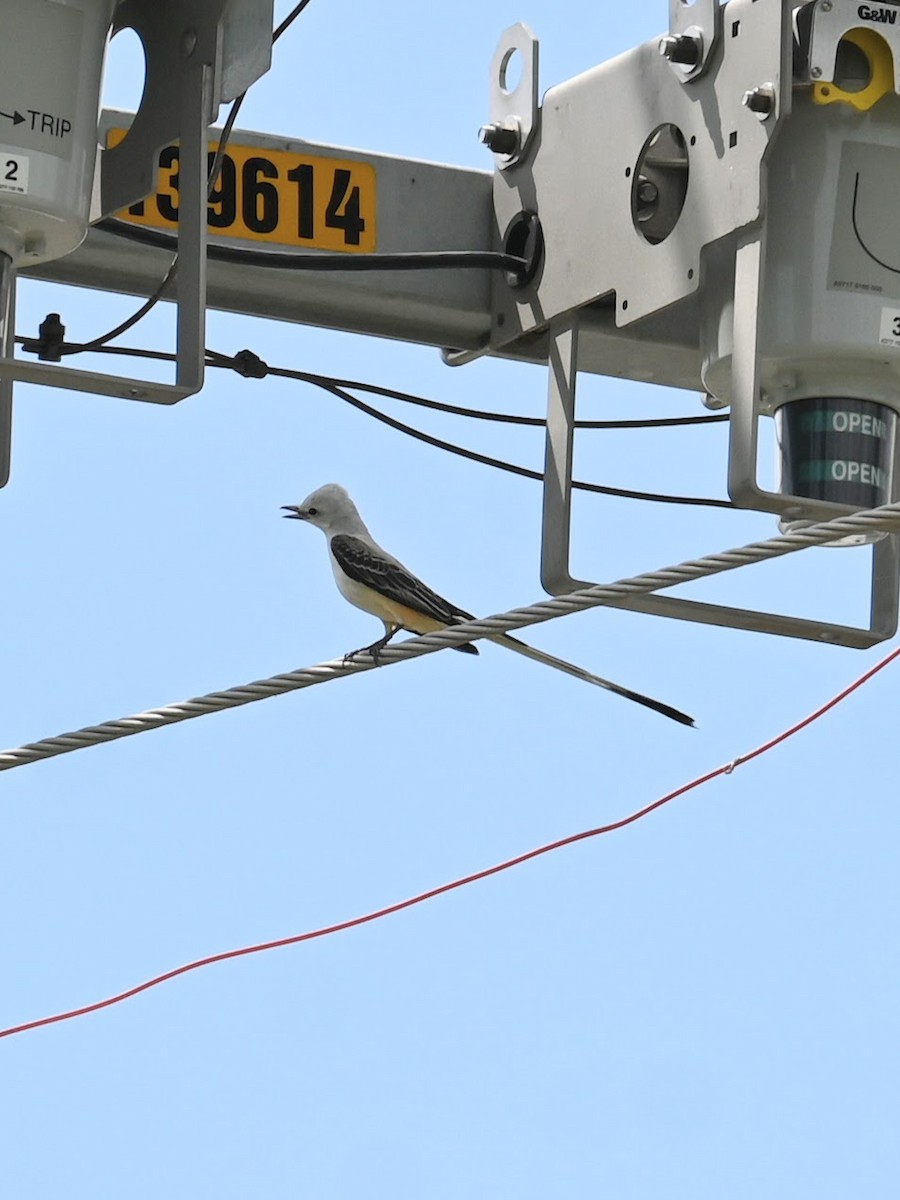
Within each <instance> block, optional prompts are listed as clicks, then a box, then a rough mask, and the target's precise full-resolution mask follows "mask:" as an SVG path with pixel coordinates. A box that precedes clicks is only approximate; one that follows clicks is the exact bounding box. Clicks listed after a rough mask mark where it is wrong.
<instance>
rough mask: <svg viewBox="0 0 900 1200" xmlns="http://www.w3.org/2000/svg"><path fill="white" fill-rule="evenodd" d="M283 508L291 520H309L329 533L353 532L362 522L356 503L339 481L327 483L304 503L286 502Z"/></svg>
mask: <svg viewBox="0 0 900 1200" xmlns="http://www.w3.org/2000/svg"><path fill="white" fill-rule="evenodd" d="M282 510H283V512H284V515H285V517H287V518H288V519H289V520H294V521H308V522H309V524H310V525H315V526H317V527H318V528H319V529H321V530H322V531H323V533H327V534H331V533H345V532H352V531H354V530H355V527H356V526H357V525H359V524H361V521H360V516H359V513H358V512H357V511H356V505H355V504H354V503H353V501H352V500H351V499H350V495H349V493H348V492H347V489H346V488H343V487H341V485H340V484H339V483H326V484H325V485H324V487H320V488H317V489H316V490H315V491H314V492H311V493H310V495H308V496H307V497H306V499H305V500H304V501H303V503H302V504H284V505H282Z"/></svg>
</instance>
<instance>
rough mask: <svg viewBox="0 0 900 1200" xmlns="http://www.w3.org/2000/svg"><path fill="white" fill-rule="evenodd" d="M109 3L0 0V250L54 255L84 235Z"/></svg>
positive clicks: (29, 260)
mask: <svg viewBox="0 0 900 1200" xmlns="http://www.w3.org/2000/svg"><path fill="white" fill-rule="evenodd" d="M115 4H116V0H27V3H24V4H23V3H22V0H0V29H2V31H3V33H2V36H0V252H4V253H6V254H8V255H9V256H10V257H11V258H12V260H13V262H14V263H15V264H16V265H17V266H23V265H34V264H37V263H40V262H46V261H47V260H49V259H53V258H60V257H62V255H64V254H68V253H69V252H70V251H72V250H74V249H75V248H76V246H78V245H79V244H80V242H81V241H82V240H83V239H84V236H85V234H86V233H87V227H88V218H89V215H90V207H91V191H92V188H93V183H94V168H95V165H96V161H97V123H98V116H99V108H100V87H101V82H102V78H103V63H104V58H105V54H106V45H107V40H108V37H109V30H110V24H111V21H112V14H113V9H114V8H115Z"/></svg>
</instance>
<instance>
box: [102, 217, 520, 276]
mask: <svg viewBox="0 0 900 1200" xmlns="http://www.w3.org/2000/svg"><path fill="white" fill-rule="evenodd" d="M94 228H95V229H102V230H103V232H104V233H111V234H114V235H115V236H116V237H121V238H125V239H126V241H131V242H139V243H140V244H141V245H144V246H157V247H159V248H161V249H164V250H168V249H171V247H172V246H175V245H177V239H176V238H175V237H174V236H173V235H172V234H170V233H163V232H161V231H160V230H158V229H143V228H140V227H138V226H136V225H129V224H128V223H127V222H125V221H117V220H116V219H115V218H114V217H106V218H104V220H102V221H97V223H96V224H95V225H94ZM206 256H207V258H210V259H212V260H213V261H216V262H230V263H237V264H239V265H241V266H245V267H246V266H250V267H270V268H272V269H273V270H279V271H433V270H440V269H449V270H459V269H472V268H480V269H483V268H485V267H487V268H490V269H492V270H496V271H513V272H516V273H518V272H521V271H524V270H525V268H526V267H527V265H528V264H527V262H526V260H525V259H524V258H519V256H518V255H516V254H504V253H503V252H502V251H501V250H412V251H408V252H403V253H400V254H323V253H321V252H318V251H317V252H315V253H310V252H305V253H300V254H293V253H290V252H284V251H281V250H248V249H246V248H243V247H240V246H220V245H216V244H210V245H208V246H207V247H206Z"/></svg>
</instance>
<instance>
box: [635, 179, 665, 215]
mask: <svg viewBox="0 0 900 1200" xmlns="http://www.w3.org/2000/svg"><path fill="white" fill-rule="evenodd" d="M634 201H635V203H634V215H635V219H636V220H638V221H649V220H650V218H651V217H652V216H653V214H654V213H655V212H656V209H657V206H658V204H659V188H658V187H657V186H656V184H655V183H654V182H653V180H652V179H648V178H647V176H646V175H639V176H638V180H637V186H636V187H635V191H634Z"/></svg>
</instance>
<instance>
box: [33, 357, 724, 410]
mask: <svg viewBox="0 0 900 1200" xmlns="http://www.w3.org/2000/svg"><path fill="white" fill-rule="evenodd" d="M16 341H17V342H19V343H20V344H21V345H23V346H27V345H28V343H29V339H28V338H23V337H17V338H16ZM65 347H66V343H63V344H62V346H61V351H62V352H64V351H65ZM103 353H105V354H121V355H126V356H128V355H130V356H132V357H134V358H155V359H159V360H160V361H163V362H175V361H176V355H174V354H171V353H168V352H166V351H162V350H139V349H131V348H129V347H126V346H116V347H112V346H109V347H105V348H104V350H103ZM240 355H248V356H249V359H244V360H240V358H239V355H230V354H221V353H220V352H219V351H217V350H211V349H210V348H209V347H207V349H206V362H207V365H208V366H210V367H228V368H230V369H231V370H237V371H238V374H244V372H243V371H242V370H240V369H239V366H236V362H239V361H245V362H246V361H251V360H253V359H256V355H253V354H252V352H251V351H249V350H242V351H240ZM258 361H259V362H260V363H261V367H262V369H261V372H260V373H259V374H257V373H255V372H251V373H249V374H250V377H251V378H260V379H261V378H263V376H264V375H265V374H267V373H268V368H267V367H266V365H265V364H264V363H262V360H258ZM294 378H296V379H297V380H298V382H300V383H311V384H313V385H316V386H317V385H318V384H320V383H321V384H326V385H334V386H335V387H341V388H353V389H355V390H356V391H358V392H370V393H371V394H372V395H375V396H384V397H385V399H387V400H400V401H403V403H405V404H414V405H416V406H417V407H419V408H427V409H431V410H432V411H433V412H441V413H448V414H449V415H450V416H454V417H469V418H471V419H472V420H476V421H494V422H499V423H501V424H504V425H525V426H528V427H530V428H536V429H543V428H544V426H545V425H546V424H547V422H546V421H545V419H544V418H543V417H525V416H521V415H520V414H518V413H499V412H489V411H486V410H485V409H481V408H464V407H463V406H462V405H459V404H446V403H444V402H443V401H441V400H429V399H427V398H426V397H425V396H416V395H413V393H412V392H400V391H397V390H396V389H395V388H389V387H384V386H383V385H382V384H380V383H365V382H363V381H362V380H359V379H342V378H339V377H338V376H336V375H322V374H319V373H318V372H316V371H295V372H294ZM729 419H730V418H729V416H728V414H727V413H716V414H714V415H710V416H695V417H646V418H635V419H632V420H626V421H576V422H575V428H576V429H664V428H670V427H677V426H680V425H719V424H721V423H722V422H724V421H728V420H729Z"/></svg>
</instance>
